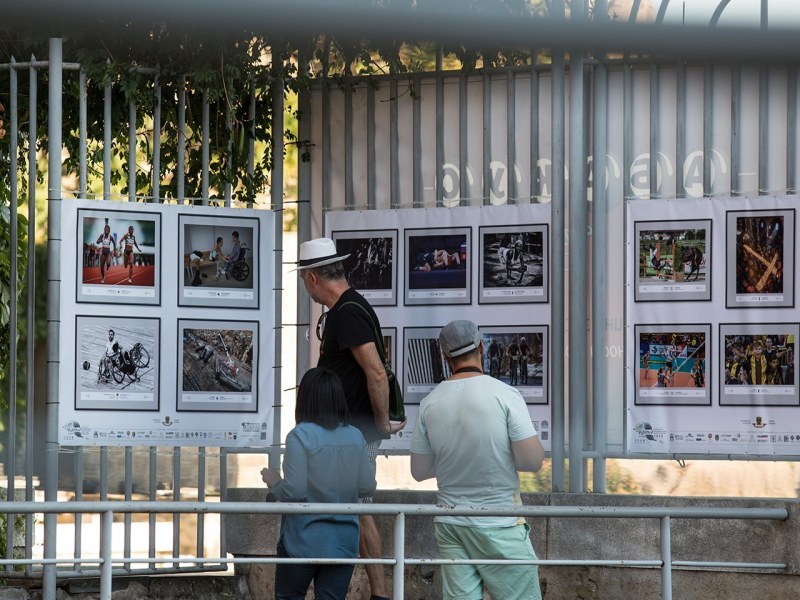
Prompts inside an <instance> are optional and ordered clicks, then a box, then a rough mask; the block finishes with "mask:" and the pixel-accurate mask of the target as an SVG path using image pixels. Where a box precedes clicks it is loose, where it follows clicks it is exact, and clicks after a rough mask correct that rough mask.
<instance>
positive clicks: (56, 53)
mask: <svg viewBox="0 0 800 600" xmlns="http://www.w3.org/2000/svg"><path fill="white" fill-rule="evenodd" d="M62 69H63V41H62V40H61V38H50V40H49V61H48V70H47V72H48V85H47V87H48V109H47V156H48V166H47V209H48V212H47V236H48V239H47V383H48V386H47V412H46V414H47V429H46V431H47V434H46V436H45V471H44V472H45V476H44V499H45V501H48V502H55V501H56V500H58V403H59V391H58V381H59V361H60V349H59V344H60V342H61V337H60V327H61V309H60V306H59V303H58V298H59V292H60V289H61V281H60V277H61V268H60V266H59V260H60V257H61V150H62V143H61V142H62V116H63V106H62V98H63V90H62V77H63V73H62ZM56 552H57V538H56V515H55V514H53V513H48V514H46V515H45V517H44V558H45V559H54V558H55V557H56ZM42 590H43V592H44V597H45V598H48V599H50V598H55V597H56V566H55V565H54V564H46V565H45V566H44V573H43V578H42Z"/></svg>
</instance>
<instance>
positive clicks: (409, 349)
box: [403, 327, 451, 404]
mask: <svg viewBox="0 0 800 600" xmlns="http://www.w3.org/2000/svg"><path fill="white" fill-rule="evenodd" d="M441 330H442V327H405V328H404V329H403V347H404V348H405V365H404V368H403V398H404V399H405V403H406V404H419V403H420V401H422V399H423V398H424V397H425V396H427V395H428V394H429V393H430V392H431V391H433V388H435V387H436V385H437V384H438V383H440V382H442V381H444V380H445V379H447V378H448V377H450V374H451V373H450V368H449V367H448V366H447V362H446V361H445V360H444V358H443V357H442V351H441V349H440V347H439V332H440V331H441Z"/></svg>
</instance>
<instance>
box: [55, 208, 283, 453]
mask: <svg viewBox="0 0 800 600" xmlns="http://www.w3.org/2000/svg"><path fill="white" fill-rule="evenodd" d="M61 214H62V222H61V231H62V234H63V239H64V241H63V242H62V247H61V328H60V335H61V347H60V356H61V364H60V369H59V374H60V376H59V391H60V394H59V399H60V401H59V443H61V444H65V445H70V446H83V445H103V446H114V445H124V446H133V445H148V446H150V445H165V446H231V447H241V446H265V445H269V444H270V443H271V442H272V409H273V404H274V402H273V400H272V399H273V395H274V375H273V373H274V370H275V369H274V367H275V365H274V364H273V362H274V360H275V358H274V357H276V356H280V353H278V352H275V336H274V315H275V309H274V306H273V304H274V296H273V292H272V290H273V289H274V287H275V282H274V277H273V272H274V269H273V256H274V248H275V244H274V239H273V238H274V219H275V216H274V214H273V213H272V212H271V211H247V212H245V211H242V210H236V209H228V208H210V207H197V206H183V205H180V206H178V205H166V204H139V203H121V202H97V201H89V200H76V201H64V202H63V203H62V209H61ZM265 261H266V262H265Z"/></svg>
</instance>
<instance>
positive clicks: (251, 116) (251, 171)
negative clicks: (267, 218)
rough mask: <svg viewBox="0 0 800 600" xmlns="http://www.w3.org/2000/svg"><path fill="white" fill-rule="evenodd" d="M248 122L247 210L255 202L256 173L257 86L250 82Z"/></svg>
mask: <svg viewBox="0 0 800 600" xmlns="http://www.w3.org/2000/svg"><path fill="white" fill-rule="evenodd" d="M247 120H248V121H249V122H250V135H249V136H248V138H247V175H248V183H249V185H250V188H249V189H248V190H247V192H248V193H247V208H252V207H253V201H254V200H255V189H254V187H253V176H254V175H255V172H256V84H255V82H254V81H251V82H250V105H249V106H248V108H247ZM299 139H301V140H302V139H305V138H302V137H301V138H299Z"/></svg>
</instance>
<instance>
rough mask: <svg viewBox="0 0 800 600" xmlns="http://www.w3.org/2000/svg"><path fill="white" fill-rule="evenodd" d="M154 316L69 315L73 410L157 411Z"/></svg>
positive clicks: (157, 353) (157, 354) (157, 334)
mask: <svg viewBox="0 0 800 600" xmlns="http://www.w3.org/2000/svg"><path fill="white" fill-rule="evenodd" d="M160 326H161V323H160V320H159V319H144V318H137V317H117V316H112V317H103V316H101V317H96V316H88V315H78V316H76V317H75V364H74V368H75V410H103V411H106V410H146V411H158V410H159V397H158V390H159V375H160V373H159V359H160V341H161V340H160Z"/></svg>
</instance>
